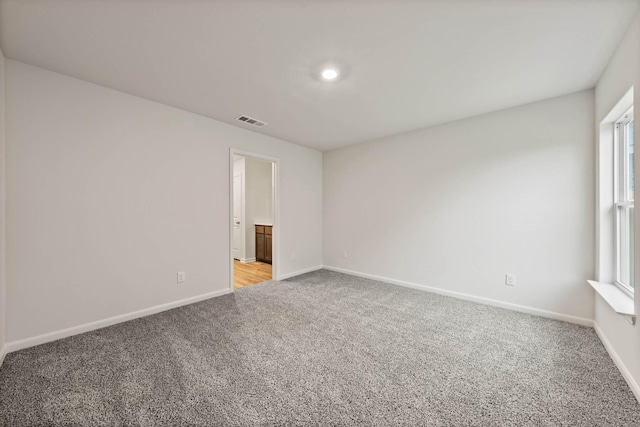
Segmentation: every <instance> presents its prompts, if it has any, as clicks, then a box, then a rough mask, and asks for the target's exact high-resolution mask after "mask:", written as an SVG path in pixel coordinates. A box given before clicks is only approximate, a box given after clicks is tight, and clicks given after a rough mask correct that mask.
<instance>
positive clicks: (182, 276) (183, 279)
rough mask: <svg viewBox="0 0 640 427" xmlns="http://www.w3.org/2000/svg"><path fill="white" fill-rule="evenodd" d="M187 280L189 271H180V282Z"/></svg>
mask: <svg viewBox="0 0 640 427" xmlns="http://www.w3.org/2000/svg"><path fill="white" fill-rule="evenodd" d="M186 280H187V273H185V272H184V271H178V283H183V282H184V281H186Z"/></svg>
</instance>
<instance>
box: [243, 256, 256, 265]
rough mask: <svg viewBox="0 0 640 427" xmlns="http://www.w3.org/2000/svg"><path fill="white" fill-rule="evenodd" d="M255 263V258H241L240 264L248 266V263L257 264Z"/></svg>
mask: <svg viewBox="0 0 640 427" xmlns="http://www.w3.org/2000/svg"><path fill="white" fill-rule="evenodd" d="M255 261H256V259H255V257H254V258H240V262H242V263H244V264H246V263H248V262H255Z"/></svg>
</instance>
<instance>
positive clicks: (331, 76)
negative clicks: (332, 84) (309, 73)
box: [322, 68, 338, 80]
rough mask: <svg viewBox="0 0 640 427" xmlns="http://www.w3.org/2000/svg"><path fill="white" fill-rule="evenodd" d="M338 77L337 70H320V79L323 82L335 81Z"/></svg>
mask: <svg viewBox="0 0 640 427" xmlns="http://www.w3.org/2000/svg"><path fill="white" fill-rule="evenodd" d="M337 77H338V70H336V69H334V68H325V69H324V70H322V78H323V79H325V80H335V79H336V78H337Z"/></svg>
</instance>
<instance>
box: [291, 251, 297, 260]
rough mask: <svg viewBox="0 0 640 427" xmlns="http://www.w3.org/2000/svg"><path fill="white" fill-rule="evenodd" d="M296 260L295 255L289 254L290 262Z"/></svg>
mask: <svg viewBox="0 0 640 427" xmlns="http://www.w3.org/2000/svg"><path fill="white" fill-rule="evenodd" d="M295 260H296V253H295V252H294V253H292V254H291V261H295Z"/></svg>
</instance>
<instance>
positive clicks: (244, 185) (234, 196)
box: [229, 149, 279, 291]
mask: <svg viewBox="0 0 640 427" xmlns="http://www.w3.org/2000/svg"><path fill="white" fill-rule="evenodd" d="M277 195H278V159H275V158H270V157H266V156H262V155H259V154H255V153H249V152H244V151H240V150H235V149H231V151H230V215H229V216H230V219H231V221H230V239H229V240H230V251H229V253H230V280H229V287H230V289H231V290H232V291H233V290H236V289H240V288H243V287H246V286H251V285H254V284H257V283H261V282H266V281H269V280H273V279H276V278H277V261H278V259H277V258H278V257H277V255H278V250H277V248H278V237H277V236H278V234H279V226H278V203H277V201H278V197H277Z"/></svg>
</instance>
